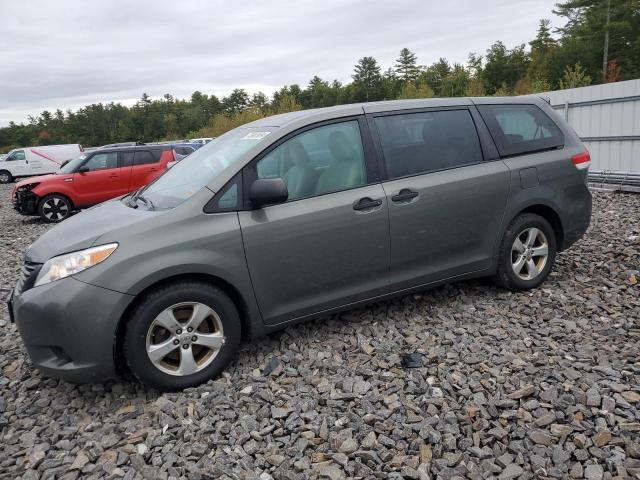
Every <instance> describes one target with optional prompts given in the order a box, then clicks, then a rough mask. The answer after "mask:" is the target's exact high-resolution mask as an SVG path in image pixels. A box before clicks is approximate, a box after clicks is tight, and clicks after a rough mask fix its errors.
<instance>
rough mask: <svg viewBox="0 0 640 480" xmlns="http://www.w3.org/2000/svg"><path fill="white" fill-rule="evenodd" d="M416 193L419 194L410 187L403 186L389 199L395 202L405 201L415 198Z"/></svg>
mask: <svg viewBox="0 0 640 480" xmlns="http://www.w3.org/2000/svg"><path fill="white" fill-rule="evenodd" d="M418 195H420V194H419V193H418V192H416V191H415V190H411V189H410V188H403V189H402V190H400V191H399V192H398V193H396V194H395V195H393V196H392V197H391V201H393V202H395V203H402V202H407V201H409V200H412V199H414V198H416V197H417V196H418Z"/></svg>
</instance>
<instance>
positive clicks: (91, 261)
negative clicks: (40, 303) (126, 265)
mask: <svg viewBox="0 0 640 480" xmlns="http://www.w3.org/2000/svg"><path fill="white" fill-rule="evenodd" d="M116 248H118V244H117V243H110V244H108V245H101V246H99V247H92V248H87V249H86V250H80V251H79V252H72V253H66V254H64V255H60V256H58V257H53V258H51V259H50V260H47V262H46V263H45V264H44V265H43V266H42V269H41V270H40V273H38V278H36V282H35V284H34V286H35V287H37V286H38V285H44V284H45V283H49V282H54V281H56V280H60V279H61V278H65V277H68V276H70V275H75V274H76V273H80V272H82V271H83V270H86V269H87V268H90V267H93V266H94V265H97V264H99V263H100V262H103V261H105V260H106V259H107V258H108V257H109V255H111V254H112V253H113V252H114V251H115V250H116Z"/></svg>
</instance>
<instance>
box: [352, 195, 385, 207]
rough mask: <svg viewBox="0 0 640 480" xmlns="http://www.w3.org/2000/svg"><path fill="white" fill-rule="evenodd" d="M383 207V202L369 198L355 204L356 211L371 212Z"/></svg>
mask: <svg viewBox="0 0 640 480" xmlns="http://www.w3.org/2000/svg"><path fill="white" fill-rule="evenodd" d="M380 205H382V200H380V199H378V200H373V199H372V198H369V197H364V198H361V199H360V200H358V201H356V202H355V203H354V204H353V209H354V210H371V209H373V208H376V207H379V206H380Z"/></svg>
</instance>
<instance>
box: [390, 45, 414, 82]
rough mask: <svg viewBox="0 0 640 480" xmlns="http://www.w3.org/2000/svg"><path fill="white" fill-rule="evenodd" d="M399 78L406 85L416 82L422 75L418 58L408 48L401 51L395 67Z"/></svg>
mask: <svg viewBox="0 0 640 480" xmlns="http://www.w3.org/2000/svg"><path fill="white" fill-rule="evenodd" d="M394 69H395V73H396V75H397V77H398V78H399V79H400V80H401V81H402V82H404V83H408V82H415V81H416V79H417V78H418V75H419V74H420V68H419V67H418V57H417V56H416V54H415V53H413V52H412V51H411V50H409V49H408V48H403V49H402V50H400V56H399V57H398V58H397V59H396V64H395V66H394Z"/></svg>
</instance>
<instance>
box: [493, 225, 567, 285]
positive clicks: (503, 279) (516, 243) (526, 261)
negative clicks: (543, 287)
mask: <svg viewBox="0 0 640 480" xmlns="http://www.w3.org/2000/svg"><path fill="white" fill-rule="evenodd" d="M556 249H557V247H556V236H555V233H554V231H553V228H551V225H550V224H549V222H547V220H545V219H544V218H542V217H541V216H539V215H536V214H533V213H524V214H521V215H518V216H517V217H516V218H515V219H514V220H513V221H512V222H511V224H510V225H509V227H508V228H507V231H506V232H505V234H504V237H503V238H502V243H501V244H500V252H499V254H498V271H497V273H496V275H495V277H494V281H495V282H496V283H497V284H498V285H499V286H501V287H504V288H507V289H509V290H513V291H524V290H530V289H532V288H536V287H537V286H539V285H540V284H541V283H542V282H544V281H545V280H546V278H547V277H548V276H549V272H550V271H551V269H552V268H553V264H554V262H555V259H556V251H557V250H556Z"/></svg>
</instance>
